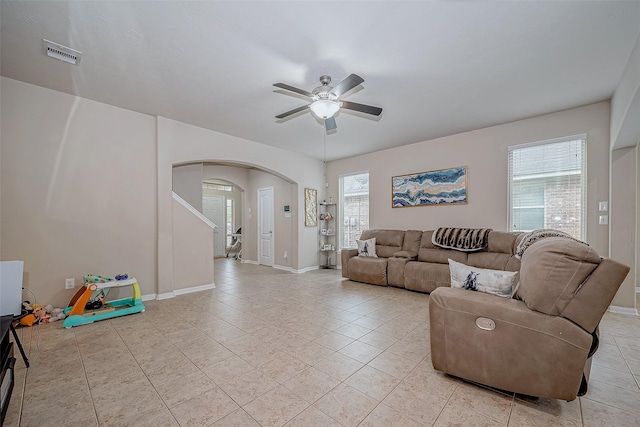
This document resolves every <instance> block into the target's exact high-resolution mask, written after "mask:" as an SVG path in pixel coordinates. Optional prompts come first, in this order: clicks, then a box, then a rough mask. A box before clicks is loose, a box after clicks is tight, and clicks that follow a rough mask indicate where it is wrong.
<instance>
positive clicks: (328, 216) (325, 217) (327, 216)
mask: <svg viewBox="0 0 640 427" xmlns="http://www.w3.org/2000/svg"><path fill="white" fill-rule="evenodd" d="M320 219H321V220H322V221H331V220H332V219H333V215H331V214H330V213H329V212H325V213H321V214H320Z"/></svg>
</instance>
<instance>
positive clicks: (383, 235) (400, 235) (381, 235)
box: [360, 230, 405, 258]
mask: <svg viewBox="0 0 640 427" xmlns="http://www.w3.org/2000/svg"><path fill="white" fill-rule="evenodd" d="M404 234H405V231H404V230H365V231H363V232H362V235H361V236H360V240H367V239H371V238H374V237H375V238H376V255H378V256H379V257H380V258H390V257H392V256H393V254H394V253H396V252H398V251H400V250H402V244H403V243H404Z"/></svg>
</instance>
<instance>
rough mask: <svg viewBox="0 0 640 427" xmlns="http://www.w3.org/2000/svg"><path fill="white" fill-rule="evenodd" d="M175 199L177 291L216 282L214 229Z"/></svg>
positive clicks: (174, 250)
mask: <svg viewBox="0 0 640 427" xmlns="http://www.w3.org/2000/svg"><path fill="white" fill-rule="evenodd" d="M172 202H173V206H172V208H173V230H174V236H173V290H174V292H175V291H179V290H180V289H185V288H194V287H199V286H207V285H213V284H214V281H213V229H212V228H211V227H210V226H209V225H207V224H205V223H204V222H203V221H202V220H201V219H200V218H198V217H196V216H195V215H193V214H192V213H191V212H189V211H188V210H187V209H186V208H185V207H184V206H182V205H181V204H180V203H178V202H177V201H176V200H173V201H172ZM172 295H173V293H169V294H167V295H165V296H172Z"/></svg>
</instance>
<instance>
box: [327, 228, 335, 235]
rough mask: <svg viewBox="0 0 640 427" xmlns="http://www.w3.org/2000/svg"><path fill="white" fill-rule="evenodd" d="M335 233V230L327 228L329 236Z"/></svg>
mask: <svg viewBox="0 0 640 427" xmlns="http://www.w3.org/2000/svg"><path fill="white" fill-rule="evenodd" d="M333 235H334V232H333V228H327V236H333Z"/></svg>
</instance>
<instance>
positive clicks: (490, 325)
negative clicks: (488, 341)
mask: <svg viewBox="0 0 640 427" xmlns="http://www.w3.org/2000/svg"><path fill="white" fill-rule="evenodd" d="M476 326H477V327H478V328H480V329H482V330H484V331H493V330H494V329H495V328H496V322H494V321H493V320H491V319H489V318H486V317H478V318H477V319H476Z"/></svg>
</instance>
